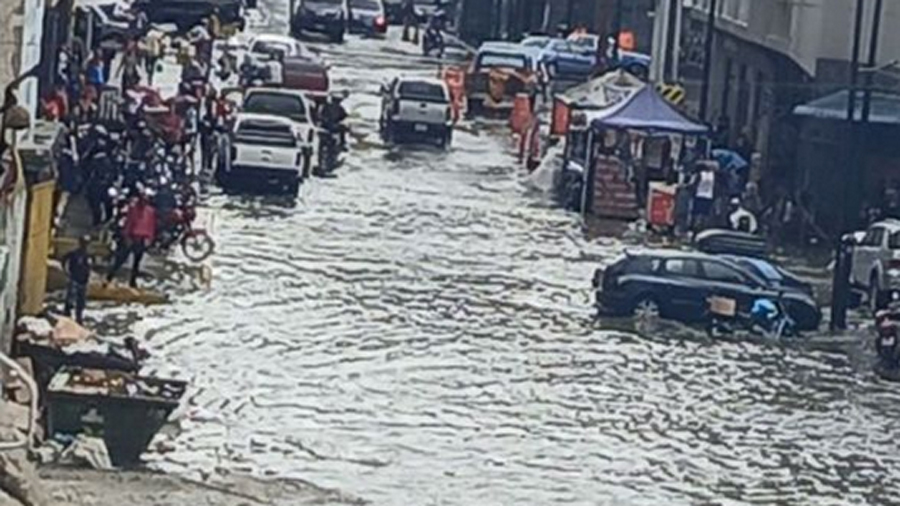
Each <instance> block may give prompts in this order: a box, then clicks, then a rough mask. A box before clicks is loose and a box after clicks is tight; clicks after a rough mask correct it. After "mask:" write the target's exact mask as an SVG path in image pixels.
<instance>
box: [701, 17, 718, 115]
mask: <svg viewBox="0 0 900 506" xmlns="http://www.w3.org/2000/svg"><path fill="white" fill-rule="evenodd" d="M718 3H719V2H718V0H710V2H709V16H708V17H707V18H706V41H705V43H704V45H703V84H702V88H700V117H701V118H702V119H704V120H706V121H709V118H707V117H706V114H707V111H708V110H709V88H710V82H709V80H710V76H711V74H712V57H713V35H714V34H715V30H716V10H718Z"/></svg>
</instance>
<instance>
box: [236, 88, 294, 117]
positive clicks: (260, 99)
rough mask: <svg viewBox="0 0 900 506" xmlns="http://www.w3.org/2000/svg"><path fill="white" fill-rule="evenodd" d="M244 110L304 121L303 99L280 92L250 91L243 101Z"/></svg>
mask: <svg viewBox="0 0 900 506" xmlns="http://www.w3.org/2000/svg"><path fill="white" fill-rule="evenodd" d="M244 112H252V113H257V114H272V115H275V116H284V117H288V118H291V119H292V120H294V121H298V122H301V123H303V122H305V121H306V104H305V103H303V99H302V98H300V97H298V96H294V95H286V94H282V93H251V94H250V95H249V96H247V99H246V100H245V101H244Z"/></svg>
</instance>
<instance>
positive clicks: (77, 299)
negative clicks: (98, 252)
mask: <svg viewBox="0 0 900 506" xmlns="http://www.w3.org/2000/svg"><path fill="white" fill-rule="evenodd" d="M89 243H90V237H87V236H84V237H82V238H80V239H79V240H78V248H76V249H75V250H73V251H71V252H69V253H68V254H67V255H66V256H65V257H63V269H64V270H65V271H66V274H67V275H68V276H69V286H68V288H67V290H66V307H65V313H66V315H68V316H71V315H72V307H73V306H74V308H75V321H77V322H78V323H79V324H81V323H83V322H84V306H85V302H86V299H87V286H88V281H89V280H90V278H91V257H90V255H88V250H87V248H88V244H89Z"/></svg>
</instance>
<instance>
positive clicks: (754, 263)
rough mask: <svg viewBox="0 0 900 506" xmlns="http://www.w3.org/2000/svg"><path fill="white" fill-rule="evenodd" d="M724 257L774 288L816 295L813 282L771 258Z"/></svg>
mask: <svg viewBox="0 0 900 506" xmlns="http://www.w3.org/2000/svg"><path fill="white" fill-rule="evenodd" d="M722 258H725V259H726V260H730V261H732V262H734V263H736V264H738V265H739V266H741V267H743V268H744V269H746V270H748V271H750V272H751V273H752V274H754V275H756V277H758V278H761V279H763V280H765V281H766V283H767V284H768V285H769V286H771V287H773V288H776V289H783V290H796V291H799V292H801V293H805V294H807V295H809V296H810V297H812V296H813V295H814V291H813V287H812V285H811V284H809V283H808V282H806V281H803V280H802V279H800V278H799V277H798V276H797V275H796V274H794V273H792V272H790V271H788V270H787V269H785V268H783V267H781V266H779V265H777V264H775V263H774V262H772V261H771V260H767V259H764V258H755V257H745V256H736V255H734V256H732V255H723V257H722Z"/></svg>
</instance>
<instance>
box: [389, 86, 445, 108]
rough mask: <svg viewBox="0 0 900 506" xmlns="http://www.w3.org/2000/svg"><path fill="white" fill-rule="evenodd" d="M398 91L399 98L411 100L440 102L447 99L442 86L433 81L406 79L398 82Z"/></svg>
mask: <svg viewBox="0 0 900 506" xmlns="http://www.w3.org/2000/svg"><path fill="white" fill-rule="evenodd" d="M398 93H399V94H400V98H408V99H411V100H421V101H425V102H442V103H443V102H446V101H447V97H446V96H444V87H443V86H441V85H439V84H435V83H427V82H421V81H407V82H404V83H400V89H399V90H398Z"/></svg>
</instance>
